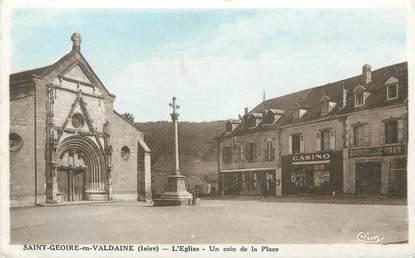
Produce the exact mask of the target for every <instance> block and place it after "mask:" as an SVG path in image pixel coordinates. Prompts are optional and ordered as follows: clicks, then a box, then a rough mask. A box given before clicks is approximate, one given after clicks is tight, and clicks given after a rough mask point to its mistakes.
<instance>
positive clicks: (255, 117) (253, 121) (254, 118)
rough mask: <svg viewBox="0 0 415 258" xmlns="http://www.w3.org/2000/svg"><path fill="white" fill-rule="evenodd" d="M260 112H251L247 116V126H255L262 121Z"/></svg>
mask: <svg viewBox="0 0 415 258" xmlns="http://www.w3.org/2000/svg"><path fill="white" fill-rule="evenodd" d="M262 118H263V115H262V113H251V114H250V116H249V117H248V128H255V127H257V126H258V125H259V124H260V123H261V121H262Z"/></svg>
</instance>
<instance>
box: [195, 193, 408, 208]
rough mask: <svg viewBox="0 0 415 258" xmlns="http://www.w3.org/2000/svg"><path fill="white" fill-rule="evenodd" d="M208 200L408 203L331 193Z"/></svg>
mask: <svg viewBox="0 0 415 258" xmlns="http://www.w3.org/2000/svg"><path fill="white" fill-rule="evenodd" d="M203 199H206V200H238V201H244V200H247V201H248V200H249V201H254V200H257V201H261V202H293V203H327V204H357V205H358V204H373V205H403V206H406V205H407V198H406V197H401V196H383V195H379V196H375V195H354V194H337V195H336V196H335V197H333V196H331V195H311V194H304V195H285V196H266V197H264V196H229V195H228V196H223V197H220V196H219V197H204V198H202V200H203Z"/></svg>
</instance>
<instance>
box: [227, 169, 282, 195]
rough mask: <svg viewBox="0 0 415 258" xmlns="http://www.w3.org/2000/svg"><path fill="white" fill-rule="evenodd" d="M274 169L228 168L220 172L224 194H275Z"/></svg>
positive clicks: (278, 182) (277, 182)
mask: <svg viewBox="0 0 415 258" xmlns="http://www.w3.org/2000/svg"><path fill="white" fill-rule="evenodd" d="M275 171H276V170H275V169H258V170H253V169H243V170H237V171H236V170H229V171H223V172H222V173H221V176H222V183H223V194H224V195H263V196H274V195H276V192H275V189H276V185H277V184H278V185H279V184H280V180H278V179H276V172H275Z"/></svg>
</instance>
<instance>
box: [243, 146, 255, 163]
mask: <svg viewBox="0 0 415 258" xmlns="http://www.w3.org/2000/svg"><path fill="white" fill-rule="evenodd" d="M254 157H255V144H254V143H253V142H249V143H247V144H246V148H245V159H246V161H248V162H252V161H254Z"/></svg>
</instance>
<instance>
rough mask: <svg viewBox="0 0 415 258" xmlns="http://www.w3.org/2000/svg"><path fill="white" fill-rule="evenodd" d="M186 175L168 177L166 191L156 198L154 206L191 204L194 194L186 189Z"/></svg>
mask: <svg viewBox="0 0 415 258" xmlns="http://www.w3.org/2000/svg"><path fill="white" fill-rule="evenodd" d="M184 179H185V176H182V175H171V176H168V177H167V187H166V191H165V192H164V193H163V194H161V195H160V198H158V199H154V200H153V203H154V206H185V205H191V204H192V199H193V195H192V194H191V193H189V192H188V191H187V190H186V185H185V182H184Z"/></svg>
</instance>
